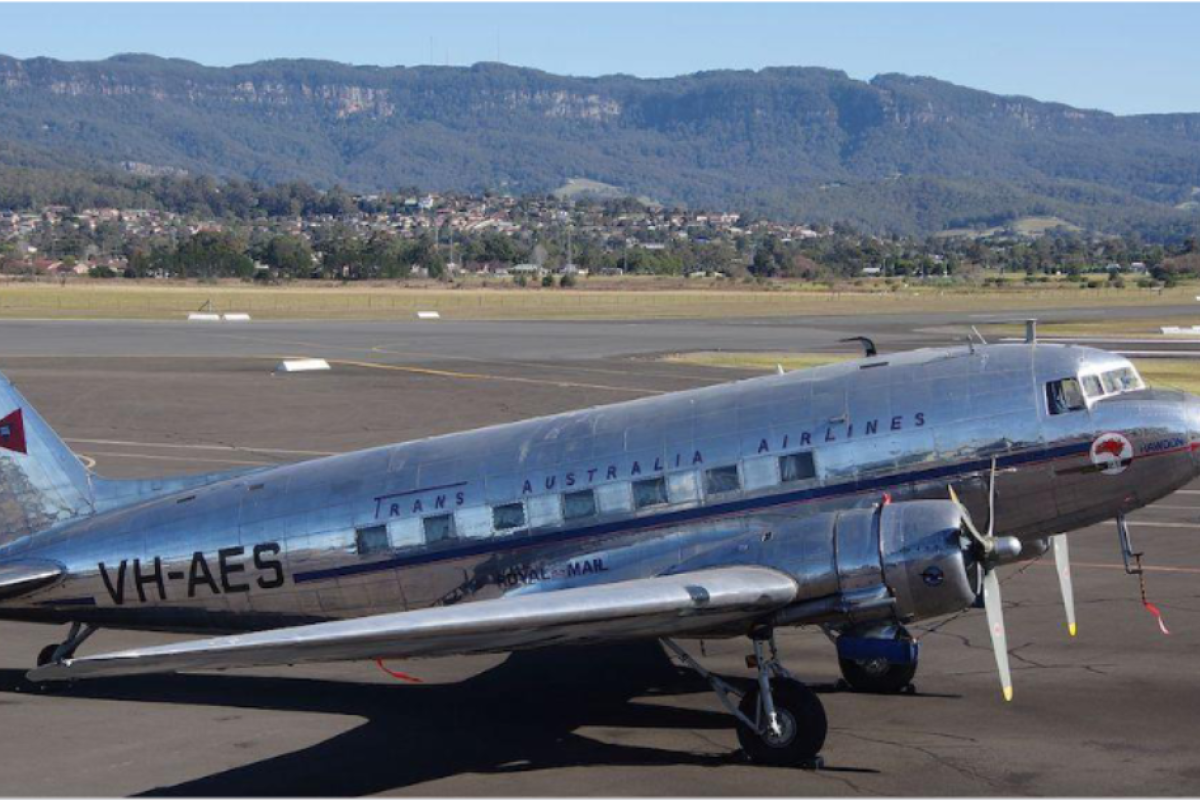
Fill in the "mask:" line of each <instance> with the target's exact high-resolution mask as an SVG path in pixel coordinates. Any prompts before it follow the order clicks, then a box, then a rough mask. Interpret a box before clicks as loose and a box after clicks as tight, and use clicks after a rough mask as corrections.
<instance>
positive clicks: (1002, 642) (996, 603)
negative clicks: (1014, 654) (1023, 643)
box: [983, 569, 1013, 701]
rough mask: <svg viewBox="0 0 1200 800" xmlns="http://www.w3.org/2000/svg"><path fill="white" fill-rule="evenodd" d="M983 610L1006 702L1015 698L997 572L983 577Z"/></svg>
mask: <svg viewBox="0 0 1200 800" xmlns="http://www.w3.org/2000/svg"><path fill="white" fill-rule="evenodd" d="M983 608H984V610H985V611H986V612H987V622H988V633H990V634H991V636H992V651H993V652H994V653H995V654H996V668H997V669H998V670H1000V686H1001V687H1002V688H1003V689H1004V699H1005V700H1006V701H1008V700H1012V698H1013V687H1012V675H1011V673H1010V672H1009V670H1008V635H1007V634H1006V633H1005V632H1004V609H1003V608H1002V607H1001V605H1000V579H999V578H998V577H996V570H994V569H990V570H988V571H987V572H986V573H985V574H984V576H983Z"/></svg>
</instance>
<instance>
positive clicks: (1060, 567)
mask: <svg viewBox="0 0 1200 800" xmlns="http://www.w3.org/2000/svg"><path fill="white" fill-rule="evenodd" d="M1052 538H1053V539H1054V568H1055V570H1057V572H1058V588H1060V589H1062V599H1063V608H1065V609H1066V611H1067V630H1068V631H1070V632H1071V635H1072V636H1074V635H1075V591H1074V590H1073V589H1072V588H1071V555H1070V551H1069V550H1067V535H1066V534H1065V533H1061V534H1059V535H1058V536H1055V537H1052Z"/></svg>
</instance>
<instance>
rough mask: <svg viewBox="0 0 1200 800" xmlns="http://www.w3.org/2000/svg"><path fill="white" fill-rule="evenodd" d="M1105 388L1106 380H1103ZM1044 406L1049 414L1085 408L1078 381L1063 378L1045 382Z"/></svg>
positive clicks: (1085, 404)
mask: <svg viewBox="0 0 1200 800" xmlns="http://www.w3.org/2000/svg"><path fill="white" fill-rule="evenodd" d="M1105 388H1106V389H1107V388H1108V386H1107V381H1106V382H1105ZM1046 407H1047V408H1048V409H1049V410H1050V413H1051V414H1066V413H1067V412H1068V411H1079V410H1081V409H1084V408H1087V403H1086V402H1084V399H1083V392H1082V391H1081V390H1080V389H1079V381H1077V380H1075V379H1074V378H1064V379H1063V380H1061V381H1050V382H1049V383H1047V384H1046Z"/></svg>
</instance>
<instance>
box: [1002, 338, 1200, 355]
mask: <svg viewBox="0 0 1200 800" xmlns="http://www.w3.org/2000/svg"><path fill="white" fill-rule="evenodd" d="M1000 341H1002V342H1023V341H1025V337H1024V336H1005V337H1004V338H1003V339H1001V340H1000ZM1038 341H1039V342H1052V343H1055V344H1060V343H1061V344H1077V343H1083V342H1089V343H1090V342H1106V343H1109V344H1196V342H1193V341H1191V340H1188V339H1178V338H1176V339H1168V338H1165V337H1164V338H1160V339H1124V338H1121V337H1119V336H1039V337H1038ZM1185 352H1186V351H1185Z"/></svg>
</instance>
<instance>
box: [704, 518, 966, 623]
mask: <svg viewBox="0 0 1200 800" xmlns="http://www.w3.org/2000/svg"><path fill="white" fill-rule="evenodd" d="M962 515H963V511H962V508H961V507H960V506H959V505H958V504H957V503H954V502H952V501H949V500H914V501H909V502H902V503H889V504H886V505H883V506H879V507H876V508H862V509H850V510H846V511H834V512H829V513H825V514H815V515H812V516H809V517H804V518H800V519H792V518H786V519H783V520H781V521H780V522H779V524H776V525H772V526H770V527H769V528H767V527H765V526H764V527H761V528H759V530H758V531H757V532H755V533H752V534H750V535H748V536H745V537H741V538H739V539H738V540H736V541H733V542H727V543H725V544H724V545H722V546H720V547H718V548H716V549H714V550H710V551H708V552H707V553H705V554H704V555H703V556H701V557H699V558H697V559H695V560H693V561H690V562H689V563H687V564H685V565H683V568H682V569H683V570H687V569H699V568H703V567H706V566H720V565H728V564H759V565H762V566H766V567H772V568H774V569H778V570H780V571H782V572H786V573H788V574H789V575H792V576H793V577H795V578H796V580H797V581H798V582H799V584H800V591H799V594H798V595H797V597H796V602H795V603H793V604H792V605H791V606H789V607H788V608H786V609H784V610H783V611H781V612H779V613H778V615H777V616H776V618H775V620H774V621H775V623H776V624H780V625H804V624H848V625H859V624H862V623H872V622H880V621H894V622H897V623H908V622H912V621H914V620H920V619H928V618H930V617H939V616H943V615H945V614H952V613H955V612H957V611H961V610H962V609H964V608H966V607H968V606H970V605H971V604H972V603H974V602H975V589H974V581H973V580H972V573H973V571H974V570H975V569H976V568H977V567H976V565H975V562H974V558H973V557H972V555H971V553H970V549H969V547H968V546H967V545H966V544H965V541H966V540H965V537H964V534H963V516H962ZM756 527H758V526H756Z"/></svg>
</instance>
